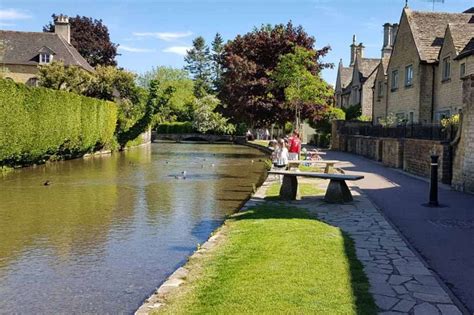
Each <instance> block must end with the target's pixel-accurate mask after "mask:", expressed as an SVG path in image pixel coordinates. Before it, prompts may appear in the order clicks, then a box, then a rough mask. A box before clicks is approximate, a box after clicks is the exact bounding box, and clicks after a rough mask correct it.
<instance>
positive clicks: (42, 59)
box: [39, 53, 53, 64]
mask: <svg viewBox="0 0 474 315" xmlns="http://www.w3.org/2000/svg"><path fill="white" fill-rule="evenodd" d="M52 61H53V55H52V54H48V53H40V54H39V63H40V64H49V63H51V62H52Z"/></svg>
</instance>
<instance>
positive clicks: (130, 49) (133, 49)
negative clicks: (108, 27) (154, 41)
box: [118, 45, 156, 53]
mask: <svg viewBox="0 0 474 315" xmlns="http://www.w3.org/2000/svg"><path fill="white" fill-rule="evenodd" d="M118 49H119V50H123V51H128V52H133V53H151V52H155V51H156V50H155V49H149V48H137V47H130V46H124V45H120V46H119V47H118Z"/></svg>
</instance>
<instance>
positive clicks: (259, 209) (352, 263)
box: [230, 197, 377, 315]
mask: <svg viewBox="0 0 474 315" xmlns="http://www.w3.org/2000/svg"><path fill="white" fill-rule="evenodd" d="M276 198H278V197H276ZM266 200H278V199H274V198H273V197H270V198H268V199H266ZM230 219H231V220H236V221H240V220H266V219H285V220H288V219H300V220H317V221H319V222H322V223H324V224H327V225H329V226H333V227H336V228H338V227H337V226H334V225H331V224H329V223H327V222H324V221H322V220H320V219H318V218H317V216H316V215H314V214H313V213H311V212H310V211H308V210H306V209H302V208H297V207H291V206H288V205H285V204H278V203H271V204H268V203H267V204H262V205H258V206H256V207H252V208H250V209H249V210H247V211H244V212H239V213H236V214H234V215H233V216H231V218H230ZM341 235H342V237H343V242H344V254H345V257H346V259H347V262H348V265H349V269H350V277H351V289H352V295H353V297H354V303H355V312H356V314H359V315H370V314H377V306H376V305H375V302H374V299H373V297H372V295H371V294H370V292H369V288H370V285H369V281H368V278H367V276H366V275H365V273H364V270H363V266H362V263H361V262H360V261H359V260H358V259H357V255H356V251H355V246H354V241H353V240H352V238H351V237H350V236H349V235H348V234H346V233H345V232H344V231H342V230H341ZM316 267H317V266H316Z"/></svg>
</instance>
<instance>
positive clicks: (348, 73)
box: [335, 23, 397, 117]
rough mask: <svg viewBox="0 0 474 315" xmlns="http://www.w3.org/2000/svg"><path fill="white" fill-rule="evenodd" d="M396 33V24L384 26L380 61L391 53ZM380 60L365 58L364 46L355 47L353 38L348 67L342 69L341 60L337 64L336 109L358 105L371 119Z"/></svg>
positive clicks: (363, 113)
mask: <svg viewBox="0 0 474 315" xmlns="http://www.w3.org/2000/svg"><path fill="white" fill-rule="evenodd" d="M396 32H397V24H393V25H392V24H390V23H386V24H385V25H384V44H383V47H382V59H383V58H386V56H387V55H389V54H390V53H391V50H392V45H393V39H394V38H395V34H396ZM382 59H379V58H365V57H364V46H363V45H362V43H360V44H358V45H357V44H356V37H355V35H354V36H353V38H352V45H351V60H350V64H349V66H348V67H344V65H343V62H342V59H341V61H340V62H339V67H338V72H337V79H336V87H335V98H336V107H339V108H347V107H349V106H354V105H360V106H361V110H362V115H364V116H367V117H373V90H372V87H373V85H374V82H375V77H376V74H377V69H378V67H379V65H380V62H381V60H382Z"/></svg>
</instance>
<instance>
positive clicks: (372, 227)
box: [135, 177, 464, 315]
mask: <svg viewBox="0 0 474 315" xmlns="http://www.w3.org/2000/svg"><path fill="white" fill-rule="evenodd" d="M269 178H270V177H268V178H267V179H266V181H265V182H264V183H263V184H262V186H260V187H259V189H258V190H257V191H256V193H255V194H254V195H253V196H252V198H250V199H249V200H248V201H247V202H246V203H245V204H244V206H243V207H242V208H241V209H240V211H242V210H246V209H248V208H251V207H254V206H256V205H258V204H259V203H262V202H265V201H264V197H265V194H266V190H267V188H268V187H269V186H270V185H271V184H272V183H273V182H272V181H271V180H270V179H269ZM326 185H327V183H323V184H320V186H321V188H323V189H324V188H325V186H326ZM350 188H351V192H352V193H353V195H354V202H352V203H349V204H344V205H339V204H328V203H325V202H324V201H323V200H322V197H321V196H319V197H313V198H305V199H304V200H298V201H292V202H288V205H291V206H297V207H302V208H305V209H307V210H309V211H311V212H313V213H315V214H316V215H317V217H318V219H320V220H321V221H323V222H325V223H328V224H330V225H332V226H336V227H339V228H340V229H341V230H343V231H344V232H346V233H347V234H348V235H349V236H350V237H351V238H352V239H353V240H354V245H355V249H356V255H357V258H358V259H359V261H360V262H361V263H362V265H363V266H364V272H365V273H366V275H367V277H368V279H369V283H370V292H371V294H372V295H373V297H374V300H375V302H376V304H377V307H378V308H379V314H381V315H396V314H398V315H401V314H413V315H424V314H426V315H437V314H439V315H460V314H463V313H464V312H461V311H460V308H459V307H458V306H457V305H456V304H455V303H454V302H453V299H452V295H451V294H450V292H448V290H447V289H445V287H444V286H443V285H442V284H441V283H440V281H439V280H438V278H437V277H436V275H435V274H434V273H433V272H432V271H431V270H430V269H429V268H428V267H427V266H426V264H425V263H424V262H423V261H422V260H421V258H420V257H419V256H418V255H417V254H416V253H415V252H414V251H413V250H412V249H411V247H410V246H409V245H408V244H407V242H406V241H405V240H404V239H403V237H402V236H401V235H400V234H399V232H398V231H397V230H396V229H395V228H394V227H393V226H392V225H391V224H390V223H389V222H388V221H387V220H386V219H385V217H384V216H383V215H382V214H381V212H380V211H379V210H378V209H377V208H376V207H375V206H374V205H373V203H372V202H371V201H370V200H369V199H368V198H367V197H366V196H365V195H363V194H362V193H361V192H360V190H359V189H357V187H355V186H354V185H351V187H350ZM220 230H221V228H218V229H217V230H216V231H215V233H213V235H212V236H211V237H210V238H209V239H208V240H207V241H206V242H205V243H204V244H203V245H202V246H201V247H200V248H199V249H198V250H196V251H195V252H194V253H193V255H192V256H191V257H190V259H193V260H195V259H199V257H200V256H203V255H204V253H206V252H207V251H210V250H212V249H214V248H215V247H216V246H217V244H219V242H220V240H221V239H222V238H223V236H222V235H221V234H222V233H220ZM189 272H190V270H189V269H188V267H187V265H186V264H185V265H184V266H182V267H180V268H178V269H177V270H176V271H175V272H174V273H173V274H172V275H171V276H169V277H168V279H167V280H166V281H165V282H164V283H163V284H162V285H161V286H160V287H159V288H158V289H157V290H156V291H155V293H153V294H152V295H151V296H150V297H149V298H148V299H146V300H145V302H144V304H143V305H142V306H141V307H140V308H139V309H138V310H137V311H136V313H135V314H138V315H143V314H150V313H152V312H154V311H157V310H158V309H159V308H160V307H162V306H164V305H165V301H166V300H167V297H169V296H170V295H172V294H174V293H176V292H177V290H178V289H179V287H180V286H181V285H182V284H183V283H185V282H186V278H187V275H188V273H189Z"/></svg>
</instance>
